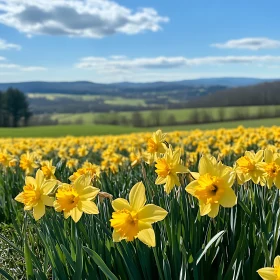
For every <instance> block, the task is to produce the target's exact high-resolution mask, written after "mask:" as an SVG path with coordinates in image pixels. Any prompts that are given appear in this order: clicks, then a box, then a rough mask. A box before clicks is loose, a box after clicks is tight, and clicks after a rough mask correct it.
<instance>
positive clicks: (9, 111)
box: [0, 88, 32, 127]
mask: <svg viewBox="0 0 280 280" xmlns="http://www.w3.org/2000/svg"><path fill="white" fill-rule="evenodd" d="M31 116H32V113H31V111H30V110H29V103H28V100H27V97H26V96H25V94H24V93H23V92H21V91H20V90H18V89H15V88H9V89H7V90H6V91H0V127H18V126H19V125H22V126H27V124H28V120H29V119H30V117H31Z"/></svg>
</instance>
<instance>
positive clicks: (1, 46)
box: [0, 39, 21, 50]
mask: <svg viewBox="0 0 280 280" xmlns="http://www.w3.org/2000/svg"><path fill="white" fill-rule="evenodd" d="M10 49H14V50H20V49H21V46H19V45H16V44H11V43H8V42H7V41H6V40H4V39H0V50H10Z"/></svg>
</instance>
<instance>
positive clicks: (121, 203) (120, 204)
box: [112, 198, 131, 211]
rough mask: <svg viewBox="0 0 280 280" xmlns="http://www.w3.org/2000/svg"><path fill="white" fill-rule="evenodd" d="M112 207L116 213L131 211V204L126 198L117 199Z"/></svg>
mask: <svg viewBox="0 0 280 280" xmlns="http://www.w3.org/2000/svg"><path fill="white" fill-rule="evenodd" d="M112 207H113V209H114V210H115V211H120V210H123V209H127V210H129V211H130V210H131V206H130V204H129V202H128V201H127V200H126V199H124V198H117V199H115V200H113V201H112Z"/></svg>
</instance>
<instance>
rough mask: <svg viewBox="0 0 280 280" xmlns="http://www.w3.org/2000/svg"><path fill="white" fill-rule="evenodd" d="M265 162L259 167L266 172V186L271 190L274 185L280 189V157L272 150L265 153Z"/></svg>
mask: <svg viewBox="0 0 280 280" xmlns="http://www.w3.org/2000/svg"><path fill="white" fill-rule="evenodd" d="M264 161H265V162H261V163H258V164H257V165H258V166H259V167H260V168H261V169H263V170H264V179H265V181H266V186H267V187H268V188H271V187H272V185H273V184H275V186H276V187H277V188H278V189H280V155H279V154H278V153H273V151H272V150H270V149H266V150H265V151H264Z"/></svg>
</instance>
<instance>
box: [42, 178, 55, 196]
mask: <svg viewBox="0 0 280 280" xmlns="http://www.w3.org/2000/svg"><path fill="white" fill-rule="evenodd" d="M56 183H57V181H56V180H47V181H45V182H44V183H43V185H42V190H43V193H44V194H49V193H50V192H52V190H53V189H54V187H55V185H56Z"/></svg>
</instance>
